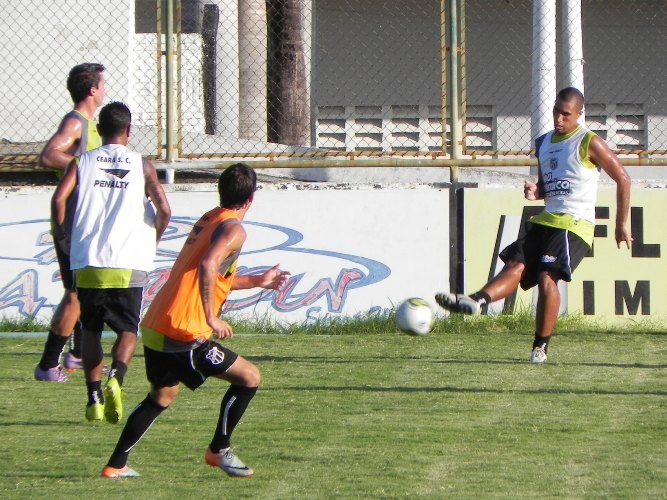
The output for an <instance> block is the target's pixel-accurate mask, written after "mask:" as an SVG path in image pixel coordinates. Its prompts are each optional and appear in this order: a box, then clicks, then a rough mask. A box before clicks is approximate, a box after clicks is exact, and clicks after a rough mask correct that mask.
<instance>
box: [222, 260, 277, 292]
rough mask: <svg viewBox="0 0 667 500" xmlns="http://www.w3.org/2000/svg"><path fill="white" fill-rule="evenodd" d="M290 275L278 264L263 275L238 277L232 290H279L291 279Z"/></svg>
mask: <svg viewBox="0 0 667 500" xmlns="http://www.w3.org/2000/svg"><path fill="white" fill-rule="evenodd" d="M289 276H290V273H289V272H288V271H283V270H281V269H280V264H276V265H275V266H273V267H272V268H271V269H268V270H267V271H266V272H264V273H262V274H253V275H243V276H236V277H235V278H234V283H232V290H247V289H248V288H265V289H267V290H279V289H280V288H282V286H283V285H284V284H285V282H286V281H287V279H288V278H289Z"/></svg>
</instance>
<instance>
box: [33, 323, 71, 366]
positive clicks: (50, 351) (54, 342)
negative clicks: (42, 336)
mask: <svg viewBox="0 0 667 500" xmlns="http://www.w3.org/2000/svg"><path fill="white" fill-rule="evenodd" d="M68 340H69V337H61V336H60V335H56V334H55V333H53V332H52V331H49V335H48V336H47V337H46V343H45V344H44V352H43V353H42V359H41V360H40V361H39V367H40V368H41V369H42V370H48V369H49V368H55V367H56V366H58V365H59V364H60V356H61V355H62V353H63V350H64V349H65V344H67V341H68Z"/></svg>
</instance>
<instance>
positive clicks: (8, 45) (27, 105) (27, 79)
mask: <svg viewBox="0 0 667 500" xmlns="http://www.w3.org/2000/svg"><path fill="white" fill-rule="evenodd" d="M133 26H134V1H133V0H108V1H106V2H89V1H86V0H59V1H58V2H55V3H54V2H52V1H49V0H33V1H30V2H26V1H12V2H3V6H2V16H0V46H2V50H3V56H2V63H1V64H2V70H1V71H0V109H1V110H2V112H1V113H2V114H1V119H0V138H4V139H8V140H10V141H14V142H24V141H27V142H31V141H39V140H44V139H46V138H48V137H49V136H50V135H51V134H52V133H53V132H54V131H55V128H56V126H57V124H58V122H59V121H60V119H61V118H62V116H63V115H64V114H65V113H66V112H67V111H69V110H71V109H72V102H71V100H70V97H69V93H68V92H67V89H66V80H67V74H68V72H69V70H70V69H71V68H72V67H73V66H75V65H76V64H79V63H82V62H100V63H102V64H104V65H105V66H106V67H107V68H108V69H109V79H108V84H107V92H108V97H107V99H108V100H116V99H118V100H123V101H128V100H129V97H130V88H131V84H130V78H131V75H132V72H131V65H130V57H129V50H130V45H131V37H130V32H131V31H130V30H131V28H133Z"/></svg>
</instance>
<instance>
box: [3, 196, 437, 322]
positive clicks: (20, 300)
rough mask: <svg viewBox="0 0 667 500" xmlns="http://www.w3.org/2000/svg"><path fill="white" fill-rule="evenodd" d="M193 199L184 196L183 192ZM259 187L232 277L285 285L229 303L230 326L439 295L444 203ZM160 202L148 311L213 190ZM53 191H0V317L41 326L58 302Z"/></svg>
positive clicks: (306, 318)
mask: <svg viewBox="0 0 667 500" xmlns="http://www.w3.org/2000/svg"><path fill="white" fill-rule="evenodd" d="M190 187H192V186H190ZM282 187H283V188H282V189H274V188H272V187H271V185H265V186H263V188H262V189H260V190H259V191H258V192H257V194H256V198H255V203H254V205H253V207H252V208H251V210H250V212H249V213H248V215H247V218H246V221H245V223H244V225H245V227H246V229H247V231H248V240H247V243H246V244H245V246H244V251H243V253H242V254H241V257H240V259H239V266H240V272H247V271H249V270H250V271H257V270H258V269H261V268H262V266H272V265H274V264H280V266H281V268H283V269H285V270H288V271H290V272H291V273H292V277H291V282H290V284H289V287H288V289H287V290H286V291H285V292H284V293H282V294H276V293H275V292H270V291H264V293H262V294H261V295H260V294H258V293H259V292H260V291H259V290H247V291H246V290H244V291H235V292H233V294H232V295H231V296H230V300H229V302H228V307H230V308H231V311H230V314H231V313H233V314H238V315H241V316H243V317H254V318H263V317H265V316H266V315H268V316H270V317H272V318H274V319H276V320H278V321H281V322H298V323H302V322H312V321H316V320H318V319H326V318H336V317H341V316H346V317H350V316H353V315H355V314H369V313H371V314H372V313H373V312H377V311H381V310H384V309H387V308H392V307H393V306H394V305H396V304H397V303H398V302H400V301H402V300H403V299H405V298H407V297H410V296H418V297H424V298H426V299H427V300H429V301H430V302H432V299H433V293H434V292H435V291H437V290H441V289H443V288H445V289H446V288H447V287H448V283H449V277H448V269H449V257H448V255H449V253H448V248H449V247H448V223H447V221H448V191H447V190H439V189H431V188H426V187H424V188H414V189H405V188H398V187H396V188H386V189H373V188H372V187H367V188H361V189H354V190H349V189H348V190H341V189H339V188H336V187H335V186H330V188H329V189H318V190H297V189H296V188H295V187H294V186H291V187H287V188H286V189H285V186H284V185H282ZM182 189H184V187H183V186H180V187H178V186H177V187H175V188H174V190H173V191H170V192H168V194H167V195H168V198H169V201H170V203H171V206H172V219H171V224H170V227H169V229H168V230H167V231H166V233H165V234H166V236H165V237H164V238H163V241H162V242H161V243H160V245H159V248H158V255H157V258H156V270H155V272H153V273H152V274H151V277H152V284H151V286H150V287H148V288H147V290H146V293H145V298H144V300H145V303H146V305H147V304H148V303H150V301H151V300H152V298H153V296H154V294H155V292H156V291H157V289H159V287H160V286H161V284H162V280H163V279H164V278H165V276H166V274H167V273H168V272H169V270H170V269H171V266H172V264H173V262H174V260H175V258H176V256H177V254H178V252H179V251H180V249H181V247H182V246H183V242H184V241H185V237H186V236H187V234H188V233H189V231H190V229H191V228H192V224H193V223H194V222H196V220H197V219H198V218H199V216H200V215H201V214H203V213H204V212H205V211H207V210H209V209H211V208H213V207H214V206H216V204H217V203H218V195H217V192H216V191H215V188H214V186H210V185H205V186H202V185H197V186H195V188H194V190H192V191H189V190H185V191H184V190H182ZM52 191H53V189H51V188H39V189H35V188H25V189H21V190H10V189H8V190H2V191H0V214H2V215H1V216H0V241H4V242H8V241H11V242H12V244H11V245H2V247H0V317H3V316H4V317H13V318H16V317H28V318H32V317H35V318H39V319H42V320H47V319H48V318H50V316H51V315H52V312H53V310H54V308H55V307H56V306H57V304H58V302H59V301H60V298H61V296H62V285H61V282H60V280H59V277H58V266H57V262H56V260H55V253H54V250H53V246H52V240H51V236H50V234H49V223H48V220H47V218H46V216H47V215H48V211H49V200H50V196H51V194H52Z"/></svg>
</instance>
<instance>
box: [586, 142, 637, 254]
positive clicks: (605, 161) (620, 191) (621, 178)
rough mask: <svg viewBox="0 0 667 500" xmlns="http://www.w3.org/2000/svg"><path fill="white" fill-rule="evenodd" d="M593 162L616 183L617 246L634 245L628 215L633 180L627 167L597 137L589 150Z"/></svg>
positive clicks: (628, 246)
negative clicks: (622, 243)
mask: <svg viewBox="0 0 667 500" xmlns="http://www.w3.org/2000/svg"><path fill="white" fill-rule="evenodd" d="M588 154H589V156H590V159H591V161H592V162H593V163H594V164H595V165H597V166H598V167H600V168H601V169H602V170H604V171H605V173H606V174H607V175H608V176H609V177H610V178H611V179H612V180H613V181H614V182H615V183H616V230H615V236H616V245H617V246H618V248H621V242H623V241H624V242H625V244H626V246H627V248H630V245H631V244H632V231H631V228H630V221H629V218H628V215H629V213H630V186H631V180H630V176H629V175H628V172H627V171H626V170H625V167H624V166H623V165H622V164H621V162H620V161H619V159H618V157H617V156H616V154H615V153H614V152H613V151H612V150H611V149H609V146H607V143H606V142H604V141H603V140H602V139H601V138H600V137H598V136H595V137H594V138H593V140H591V144H590V146H589V148H588Z"/></svg>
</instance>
